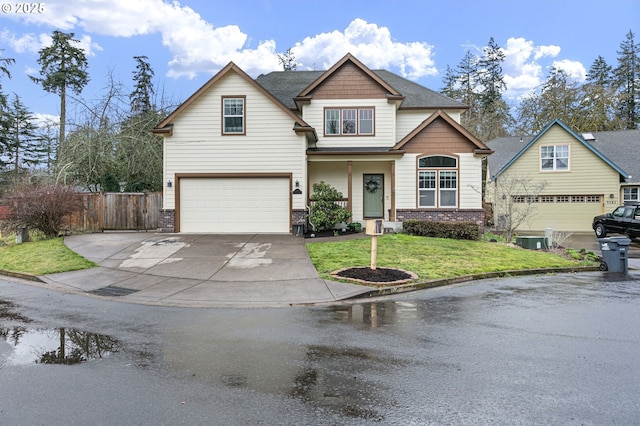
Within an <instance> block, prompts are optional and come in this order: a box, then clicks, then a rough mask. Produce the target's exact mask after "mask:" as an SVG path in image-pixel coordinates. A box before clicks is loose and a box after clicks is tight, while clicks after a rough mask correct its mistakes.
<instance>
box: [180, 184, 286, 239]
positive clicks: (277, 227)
mask: <svg viewBox="0 0 640 426" xmlns="http://www.w3.org/2000/svg"><path fill="white" fill-rule="evenodd" d="M290 216H291V209H290V201H289V179H288V178H281V177H277V178H276V177H260V178H249V177H246V178H226V177H219V178H182V179H180V232H196V233H198V232H211V233H254V232H255V233H288V232H289V221H290V219H289V218H290Z"/></svg>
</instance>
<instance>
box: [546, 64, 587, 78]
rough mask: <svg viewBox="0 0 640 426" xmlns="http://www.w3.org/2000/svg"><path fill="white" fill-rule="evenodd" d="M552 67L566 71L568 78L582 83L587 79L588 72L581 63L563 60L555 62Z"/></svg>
mask: <svg viewBox="0 0 640 426" xmlns="http://www.w3.org/2000/svg"><path fill="white" fill-rule="evenodd" d="M552 66H553V67H554V68H557V69H559V70H562V71H564V72H565V74H567V76H569V77H570V78H572V79H574V80H576V81H578V82H580V83H582V82H584V81H585V80H586V79H587V70H586V68H585V67H584V65H582V63H581V62H578V61H572V60H569V59H563V60H561V61H554V62H553V65H552Z"/></svg>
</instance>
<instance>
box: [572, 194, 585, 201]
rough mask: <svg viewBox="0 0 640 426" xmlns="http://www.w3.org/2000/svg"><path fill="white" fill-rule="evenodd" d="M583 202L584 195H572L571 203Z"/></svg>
mask: <svg viewBox="0 0 640 426" xmlns="http://www.w3.org/2000/svg"><path fill="white" fill-rule="evenodd" d="M584 201H585V196H584V195H573V196H572V197H571V202H572V203H584Z"/></svg>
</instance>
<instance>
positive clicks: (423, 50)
mask: <svg viewBox="0 0 640 426" xmlns="http://www.w3.org/2000/svg"><path fill="white" fill-rule="evenodd" d="M432 48H433V46H431V45H429V44H427V43H425V42H412V43H398V42H395V41H393V39H392V37H391V32H390V31H389V29H388V28H386V27H378V26H377V25H376V24H370V23H368V22H366V21H364V20H362V19H354V20H353V21H352V22H351V23H350V24H349V26H348V27H347V28H346V29H345V30H344V32H340V31H337V30H336V31H332V32H330V33H321V34H318V35H315V36H313V37H306V38H305V39H304V40H302V41H301V42H298V43H296V44H295V46H294V47H293V48H292V49H291V50H292V52H293V54H294V56H295V57H296V60H297V61H299V62H301V63H302V69H318V70H322V69H327V68H329V67H330V66H331V65H333V64H334V63H335V62H337V61H338V60H339V59H340V58H342V57H343V56H344V55H345V54H347V53H351V54H353V55H354V56H355V57H357V58H358V59H359V60H361V61H362V62H363V63H365V64H366V65H367V66H368V67H369V68H373V69H376V68H387V69H397V70H398V71H399V73H400V74H401V75H402V76H404V77H407V78H411V79H418V78H420V77H425V76H433V75H436V74H437V72H438V71H437V69H436V67H435V62H434V60H433V52H432Z"/></svg>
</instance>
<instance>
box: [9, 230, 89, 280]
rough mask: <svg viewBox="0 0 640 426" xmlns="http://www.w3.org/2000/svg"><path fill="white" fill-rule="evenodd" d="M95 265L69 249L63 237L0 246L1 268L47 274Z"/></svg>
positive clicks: (26, 272)
mask: <svg viewBox="0 0 640 426" xmlns="http://www.w3.org/2000/svg"><path fill="white" fill-rule="evenodd" d="M94 266H96V264H95V263H93V262H91V261H90V260H87V259H85V258H84V257H82V256H80V255H79V254H77V253H74V252H73V251H71V250H69V249H68V248H67V246H65V245H64V242H63V241H62V238H54V239H52V240H42V241H33V242H28V243H22V244H13V245H5V246H1V247H0V270H5V271H11V272H21V273H25V274H32V275H46V274H55V273H58V272H67V271H77V270H80V269H87V268H93V267H94Z"/></svg>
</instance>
